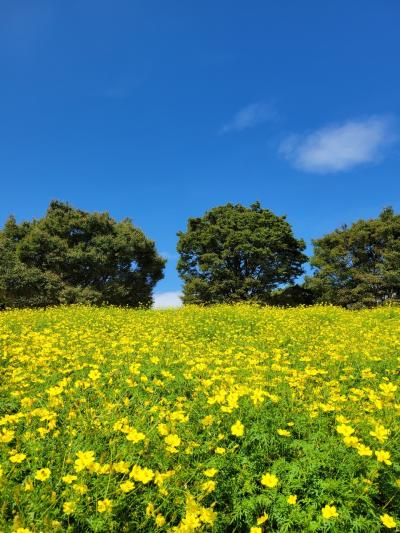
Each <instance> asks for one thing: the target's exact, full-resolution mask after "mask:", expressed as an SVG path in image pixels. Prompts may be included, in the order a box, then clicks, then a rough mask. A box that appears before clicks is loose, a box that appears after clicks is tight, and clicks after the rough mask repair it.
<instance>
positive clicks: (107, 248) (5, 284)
mask: <svg viewBox="0 0 400 533" xmlns="http://www.w3.org/2000/svg"><path fill="white" fill-rule="evenodd" d="M164 265H165V260H164V259H162V258H161V257H160V256H158V255H157V252H156V249H155V245H154V242H153V241H151V240H149V239H147V238H146V236H145V235H144V233H143V232H142V231H141V230H140V229H137V228H135V227H134V226H133V224H132V222H131V220H130V219H128V218H126V219H124V220H122V221H121V222H116V221H115V220H113V219H112V218H111V217H110V215H109V214H108V213H87V212H84V211H81V210H78V209H74V208H73V207H71V206H69V205H68V204H65V203H62V202H57V201H53V202H51V203H50V206H49V208H48V210H47V213H46V215H45V217H44V218H42V219H39V220H33V221H32V222H23V223H22V224H17V223H16V221H15V218H14V217H12V216H11V217H10V218H9V219H8V220H7V222H6V224H5V226H4V228H3V230H2V231H0V302H3V303H4V304H5V305H6V306H8V307H42V306H47V305H56V304H60V303H78V302H82V303H93V304H102V303H109V304H114V305H127V306H133V307H134V306H138V305H143V306H149V305H150V304H151V303H152V289H153V287H154V285H155V284H156V283H157V281H159V280H160V279H162V277H163V268H164Z"/></svg>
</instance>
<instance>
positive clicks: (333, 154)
mask: <svg viewBox="0 0 400 533" xmlns="http://www.w3.org/2000/svg"><path fill="white" fill-rule="evenodd" d="M395 139H396V137H395V135H394V131H393V120H392V119H391V118H390V117H388V116H372V117H369V118H367V119H365V120H349V121H347V122H344V123H342V124H336V125H330V126H326V127H324V128H321V129H318V130H316V131H313V132H311V133H307V134H303V135H290V136H289V137H287V138H286V139H285V140H284V141H283V142H282V143H281V145H280V149H279V151H280V153H281V155H283V156H284V157H286V158H287V159H288V160H290V161H291V162H292V163H293V164H294V166H295V167H297V168H299V169H301V170H305V171H307V172H316V173H320V174H327V173H330V172H341V171H345V170H350V169H351V168H353V167H355V166H357V165H360V164H363V163H373V162H376V161H379V160H380V159H381V158H382V157H383V156H384V153H385V149H386V148H387V147H388V146H389V145H390V144H392V143H393V141H394V140H395Z"/></svg>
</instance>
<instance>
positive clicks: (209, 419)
mask: <svg viewBox="0 0 400 533" xmlns="http://www.w3.org/2000/svg"><path fill="white" fill-rule="evenodd" d="M212 423H213V417H212V415H207V416H205V417H204V418H203V420H202V421H201V424H202V426H204V427H208V426H211V424H212Z"/></svg>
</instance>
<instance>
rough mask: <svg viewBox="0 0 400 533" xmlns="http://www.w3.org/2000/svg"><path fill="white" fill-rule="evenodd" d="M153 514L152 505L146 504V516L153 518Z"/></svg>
mask: <svg viewBox="0 0 400 533" xmlns="http://www.w3.org/2000/svg"><path fill="white" fill-rule="evenodd" d="M153 514H154V505H153V504H152V503H148V504H147V507H146V516H153Z"/></svg>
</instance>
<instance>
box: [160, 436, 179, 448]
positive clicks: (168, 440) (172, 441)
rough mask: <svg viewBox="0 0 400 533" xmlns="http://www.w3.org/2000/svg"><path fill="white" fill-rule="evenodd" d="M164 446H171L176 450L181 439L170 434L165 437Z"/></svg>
mask: <svg viewBox="0 0 400 533" xmlns="http://www.w3.org/2000/svg"><path fill="white" fill-rule="evenodd" d="M164 440H165V444H167V445H168V446H171V447H172V448H176V447H177V446H179V445H180V444H181V442H182V441H181V439H180V437H178V435H176V434H173V433H171V434H170V435H167V436H166V437H165V439H164Z"/></svg>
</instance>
